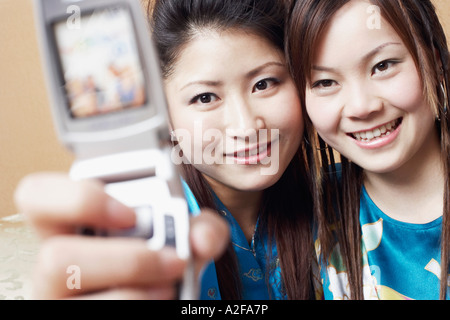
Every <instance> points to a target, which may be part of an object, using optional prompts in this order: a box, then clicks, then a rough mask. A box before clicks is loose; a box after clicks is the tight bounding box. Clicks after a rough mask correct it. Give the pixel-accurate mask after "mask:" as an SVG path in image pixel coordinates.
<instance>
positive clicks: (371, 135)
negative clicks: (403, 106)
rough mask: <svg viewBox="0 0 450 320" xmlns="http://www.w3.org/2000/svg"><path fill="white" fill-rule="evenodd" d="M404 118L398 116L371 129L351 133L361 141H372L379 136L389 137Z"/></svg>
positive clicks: (350, 134)
mask: <svg viewBox="0 0 450 320" xmlns="http://www.w3.org/2000/svg"><path fill="white" fill-rule="evenodd" d="M402 120H403V118H398V119H396V120H393V121H391V122H389V123H386V124H383V125H381V126H379V127H376V128H374V129H371V130H366V131H359V132H353V133H349V134H348V135H349V136H351V137H352V138H353V139H355V140H357V141H360V142H371V141H374V140H376V139H379V138H383V137H387V136H389V135H390V134H391V133H393V132H394V131H395V130H396V129H397V128H398V127H399V126H400V124H401V123H402Z"/></svg>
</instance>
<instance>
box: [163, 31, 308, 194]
mask: <svg viewBox="0 0 450 320" xmlns="http://www.w3.org/2000/svg"><path fill="white" fill-rule="evenodd" d="M166 94H167V97H168V103H169V110H170V114H171V119H172V128H173V130H174V132H175V135H176V138H177V140H178V143H179V148H180V149H181V150H182V151H183V154H184V158H185V159H187V160H188V161H189V163H191V164H193V165H194V166H195V168H196V169H198V170H199V171H200V172H202V173H203V174H204V176H205V177H206V178H207V179H213V180H214V181H216V182H217V183H219V184H221V185H224V186H226V187H229V188H233V189H237V190H248V191H259V190H263V189H265V188H267V187H269V186H271V185H273V184H274V183H275V182H276V181H278V179H279V178H280V177H281V175H282V174H283V172H284V171H285V169H286V168H287V166H288V164H289V163H290V161H291V159H292V157H293V156H294V154H295V153H296V151H297V150H298V147H299V145H300V142H301V139H302V136H303V118H302V112H301V107H300V102H299V98H298V95H297V91H296V88H295V85H294V83H293V81H292V79H291V77H290V74H289V72H288V69H287V68H286V65H285V59H284V55H283V52H281V51H280V50H279V49H278V48H276V47H275V46H273V45H272V44H271V43H270V42H269V41H267V40H266V39H264V38H261V37H259V36H256V35H253V34H251V33H245V32H243V31H239V30H228V31H224V32H220V33H219V32H217V31H213V30H205V31H204V32H200V33H198V34H197V36H196V37H195V38H194V39H193V40H192V41H190V42H189V43H188V44H187V45H185V46H184V47H183V48H182V51H181V53H180V56H179V57H178V59H177V61H176V63H175V65H174V70H173V73H172V74H171V75H170V77H169V78H168V79H167V80H166ZM209 181H211V180H209Z"/></svg>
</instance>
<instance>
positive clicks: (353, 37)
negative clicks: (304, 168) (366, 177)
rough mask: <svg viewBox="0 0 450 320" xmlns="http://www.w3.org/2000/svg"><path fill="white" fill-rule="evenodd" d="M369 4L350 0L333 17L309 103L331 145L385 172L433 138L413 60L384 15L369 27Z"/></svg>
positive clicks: (422, 151)
mask: <svg viewBox="0 0 450 320" xmlns="http://www.w3.org/2000/svg"><path fill="white" fill-rule="evenodd" d="M371 5H372V4H371V3H370V2H369V1H360V0H356V1H355V0H352V1H350V2H349V3H347V4H346V5H345V6H344V7H342V8H341V9H340V10H339V11H338V12H337V13H336V14H335V15H334V17H333V19H332V20H331V21H330V23H329V25H328V27H327V29H326V31H325V33H324V35H323V37H322V38H321V39H320V41H319V43H318V46H317V55H316V57H315V61H314V64H313V68H312V78H311V81H310V83H309V84H308V86H307V88H306V108H307V112H308V114H309V116H310V118H311V120H312V122H313V124H314V126H315V128H316V129H317V131H318V133H319V134H320V136H321V137H322V138H323V139H324V140H325V141H326V142H327V143H328V144H329V145H330V146H332V147H333V148H335V149H336V150H337V151H339V152H340V153H341V154H343V155H344V156H345V157H347V158H348V159H350V160H351V161H353V162H355V163H356V164H358V165H359V166H361V167H362V168H364V169H366V171H371V172H375V173H387V172H392V171H393V170H396V169H399V168H401V167H402V166H403V165H405V164H407V163H410V161H414V160H415V161H416V162H415V163H420V159H421V158H422V157H424V156H425V155H426V153H427V148H428V147H429V146H430V145H435V144H432V143H431V144H430V143H429V142H430V141H432V139H435V140H436V139H437V136H436V130H435V128H434V122H435V119H434V115H433V113H432V111H431V108H430V107H429V105H428V104H427V103H426V102H425V99H424V95H423V86H422V81H421V79H420V76H419V73H418V71H417V68H416V65H415V63H414V60H413V57H412V56H411V54H410V53H409V51H408V49H407V48H406V46H405V44H404V43H403V41H402V39H401V38H400V37H399V35H398V34H397V33H396V32H395V30H394V29H393V28H392V27H391V26H390V25H389V24H388V23H387V22H386V20H384V19H382V18H381V17H380V19H381V25H380V26H379V28H377V27H374V26H371V25H370V24H368V21H369V19H372V18H373V17H372V16H371V14H373V11H368V8H369V6H371ZM368 12H372V13H371V14H369V13H368ZM433 141H434V140H433Z"/></svg>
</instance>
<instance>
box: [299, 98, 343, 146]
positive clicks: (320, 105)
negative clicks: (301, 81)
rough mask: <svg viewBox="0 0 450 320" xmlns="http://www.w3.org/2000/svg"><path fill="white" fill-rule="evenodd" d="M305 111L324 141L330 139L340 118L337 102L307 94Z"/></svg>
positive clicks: (337, 126) (336, 128)
mask: <svg viewBox="0 0 450 320" xmlns="http://www.w3.org/2000/svg"><path fill="white" fill-rule="evenodd" d="M306 111H307V113H308V116H309V118H310V119H311V122H312V124H313V125H314V128H315V129H316V130H317V132H318V133H319V135H320V136H321V137H322V138H323V139H324V140H325V141H329V140H332V138H333V135H334V134H336V133H337V132H338V128H339V120H340V118H339V108H337V103H335V102H333V101H326V100H325V99H321V98H317V97H312V96H310V95H307V96H306Z"/></svg>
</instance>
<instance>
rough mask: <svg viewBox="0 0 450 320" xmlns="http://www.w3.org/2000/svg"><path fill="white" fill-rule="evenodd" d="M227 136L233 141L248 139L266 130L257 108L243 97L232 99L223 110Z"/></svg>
mask: <svg viewBox="0 0 450 320" xmlns="http://www.w3.org/2000/svg"><path fill="white" fill-rule="evenodd" d="M225 123H226V124H227V135H228V136H230V137H232V138H234V139H248V138H249V137H251V136H253V135H255V134H257V132H258V130H260V129H264V128H266V123H265V120H264V117H263V115H262V114H260V112H259V110H258V108H257V106H255V105H253V103H252V101H250V99H245V97H234V98H233V99H230V100H229V103H228V104H227V106H226V108H225Z"/></svg>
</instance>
